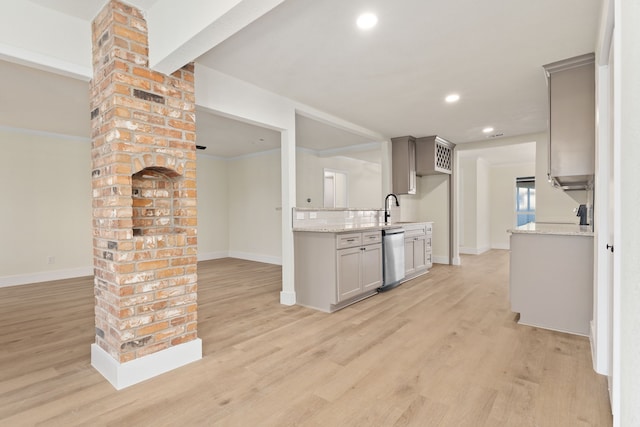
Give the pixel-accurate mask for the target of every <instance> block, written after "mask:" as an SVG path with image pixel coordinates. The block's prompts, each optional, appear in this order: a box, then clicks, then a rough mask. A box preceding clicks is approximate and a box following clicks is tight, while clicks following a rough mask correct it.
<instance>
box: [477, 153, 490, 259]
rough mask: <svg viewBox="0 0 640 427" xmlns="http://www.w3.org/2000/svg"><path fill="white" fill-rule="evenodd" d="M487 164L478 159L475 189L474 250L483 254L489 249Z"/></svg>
mask: <svg viewBox="0 0 640 427" xmlns="http://www.w3.org/2000/svg"><path fill="white" fill-rule="evenodd" d="M489 170H490V167H489V163H487V161H486V160H484V159H478V181H477V184H476V185H477V187H476V207H477V212H478V215H477V217H476V236H477V237H476V250H477V253H483V252H486V251H488V250H489V249H491V228H490V224H491V215H492V211H493V206H492V205H491V195H490V193H491V190H490V183H489Z"/></svg>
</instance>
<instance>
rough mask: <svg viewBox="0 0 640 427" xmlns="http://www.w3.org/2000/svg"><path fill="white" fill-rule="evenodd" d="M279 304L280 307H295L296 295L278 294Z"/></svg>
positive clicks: (292, 293) (289, 293) (293, 293)
mask: <svg viewBox="0 0 640 427" xmlns="http://www.w3.org/2000/svg"><path fill="white" fill-rule="evenodd" d="M280 304H282V305H295V304H296V293H295V292H285V291H282V292H280Z"/></svg>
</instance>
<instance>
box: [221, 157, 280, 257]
mask: <svg viewBox="0 0 640 427" xmlns="http://www.w3.org/2000/svg"><path fill="white" fill-rule="evenodd" d="M228 182H229V190H228V203H229V212H230V214H229V222H228V224H229V255H230V256H232V257H236V258H243V259H250V260H254V261H260V262H268V263H273V264H281V263H282V225H281V224H282V202H281V185H280V150H275V151H270V152H266V153H260V154H258V155H252V156H246V157H240V158H236V159H232V160H229V163H228Z"/></svg>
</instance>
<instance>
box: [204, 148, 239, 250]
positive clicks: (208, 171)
mask: <svg viewBox="0 0 640 427" xmlns="http://www.w3.org/2000/svg"><path fill="white" fill-rule="evenodd" d="M228 187H229V182H228V179H227V161H225V160H223V159H220V158H216V157H213V156H207V155H204V154H200V153H198V157H197V191H198V259H199V260H206V259H216V258H224V257H226V256H228V254H229V215H233V212H229V197H228Z"/></svg>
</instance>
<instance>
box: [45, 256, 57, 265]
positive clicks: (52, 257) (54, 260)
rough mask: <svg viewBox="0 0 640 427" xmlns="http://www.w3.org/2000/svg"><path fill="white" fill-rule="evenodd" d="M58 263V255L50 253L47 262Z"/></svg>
mask: <svg viewBox="0 0 640 427" xmlns="http://www.w3.org/2000/svg"><path fill="white" fill-rule="evenodd" d="M55 263H56V257H54V256H52V255H49V256H48V257H47V264H55Z"/></svg>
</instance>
